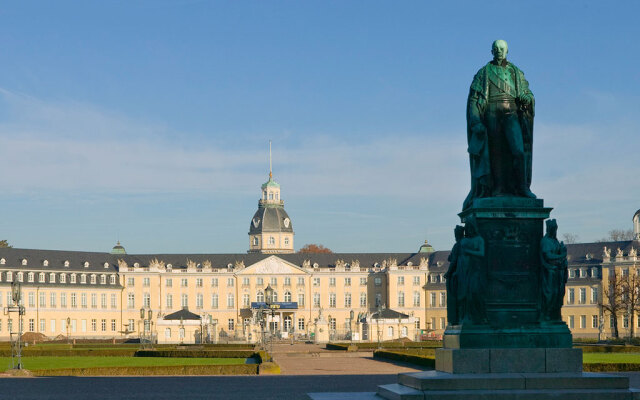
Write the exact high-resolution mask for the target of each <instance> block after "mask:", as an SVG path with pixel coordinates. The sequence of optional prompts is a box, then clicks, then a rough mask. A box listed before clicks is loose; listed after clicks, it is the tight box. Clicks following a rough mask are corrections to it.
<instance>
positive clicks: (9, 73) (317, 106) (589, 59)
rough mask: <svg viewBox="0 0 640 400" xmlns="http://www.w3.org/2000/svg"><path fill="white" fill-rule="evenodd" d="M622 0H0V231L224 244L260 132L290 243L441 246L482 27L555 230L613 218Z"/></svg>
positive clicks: (135, 242) (189, 246) (620, 155)
mask: <svg viewBox="0 0 640 400" xmlns="http://www.w3.org/2000/svg"><path fill="white" fill-rule="evenodd" d="M639 4H640V3H638V2H635V1H629V2H614V3H612V4H609V5H607V4H605V3H604V2H601V1H599V2H596V1H592V2H589V1H584V2H577V1H561V2H555V1H553V2H527V3H526V4H525V3H524V2H509V3H505V2H503V1H484V2H476V1H469V2H451V4H449V3H447V4H444V2H426V1H415V2H413V1H404V2H394V1H322V2H320V1H317V2H310V1H309V2H294V1H278V2H276V1H243V2H213V1H211V2H209V1H163V0H154V1H138V2H133V1H115V0H114V1H107V2H99V1H56V2H50V1H38V2H36V1H22V2H4V3H2V4H0V170H1V171H2V173H1V174H0V188H1V190H0V209H1V210H2V211H1V214H0V215H1V217H0V239H1V238H6V239H8V240H9V241H10V243H12V244H13V245H15V246H16V247H23V248H46V249H69V250H90V251H107V250H109V249H110V247H111V246H112V245H113V244H114V242H115V241H116V240H117V239H118V238H119V239H120V240H121V241H122V242H123V244H124V245H125V247H126V248H127V250H128V251H129V252H131V253H145V252H215V253H218V252H244V251H246V249H247V248H248V236H247V232H248V228H249V222H250V219H251V217H252V215H253V213H254V212H255V210H256V208H257V201H258V197H259V187H260V184H262V183H263V182H264V181H265V180H266V178H267V174H268V158H267V155H268V141H269V140H270V139H271V140H272V141H273V154H274V176H275V178H276V180H277V181H278V182H279V183H280V184H281V185H282V196H283V198H284V200H285V206H286V209H287V211H288V213H289V215H290V216H291V218H292V221H293V226H294V229H295V231H296V238H295V244H296V248H299V247H300V246H302V245H303V244H305V243H320V244H323V245H325V246H327V247H329V248H331V249H333V250H334V251H341V252H352V251H353V252H387V251H398V252H404V251H407V252H409V251H415V250H417V249H418V247H419V246H420V244H421V243H422V241H423V240H424V239H425V238H428V239H429V241H430V242H431V243H432V244H433V245H434V246H435V247H436V248H437V249H443V250H444V249H447V248H449V247H450V246H451V244H452V242H453V227H454V225H455V224H456V223H458V222H459V220H458V218H457V213H458V212H459V211H460V207H461V204H462V200H463V199H464V197H465V195H466V193H467V191H468V186H469V177H468V165H467V155H466V143H465V141H466V132H465V129H466V128H465V114H464V112H465V102H466V96H467V92H468V87H469V84H470V82H471V78H472V77H473V74H474V73H475V72H476V71H477V70H478V69H479V68H480V67H481V66H482V65H483V64H484V63H486V62H487V61H489V60H490V58H491V55H490V46H491V42H492V41H493V40H495V39H497V38H503V39H505V40H507V41H508V43H509V48H510V52H509V59H510V60H511V61H512V62H514V63H515V64H516V65H518V66H519V67H520V68H521V69H523V70H524V72H525V74H526V77H527V79H528V80H529V82H530V85H531V89H532V91H533V93H534V95H535V96H536V107H537V109H536V121H535V132H534V165H533V170H534V172H533V184H532V190H533V191H534V192H535V193H536V194H537V195H538V196H539V197H542V198H544V199H545V202H546V204H547V205H548V206H551V207H554V211H553V213H552V215H553V216H554V217H555V218H557V219H558V223H559V226H560V234H562V233H563V232H571V233H575V234H577V235H578V236H579V238H580V240H581V241H592V240H596V239H599V238H601V237H604V236H605V235H606V234H607V232H608V231H609V230H611V229H614V228H624V229H629V228H631V217H632V215H633V213H634V212H635V211H636V210H637V209H638V208H640V185H638V183H637V175H638V174H637V171H638V166H639V164H640V163H639V161H638V148H639V144H640V139H639V138H638V136H639V133H640V130H639V129H638V128H639V126H640V113H639V112H638V110H640V107H639V105H640V101H639V100H640V90H639V89H640V68H638V65H640V41H639V40H638V39H639V38H640V27H639V25H640V24H638V23H637V16H638V15H639V14H640V5H639Z"/></svg>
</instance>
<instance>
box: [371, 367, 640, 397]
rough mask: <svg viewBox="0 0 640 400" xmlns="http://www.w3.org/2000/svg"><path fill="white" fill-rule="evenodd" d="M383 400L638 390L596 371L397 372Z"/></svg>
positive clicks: (599, 394)
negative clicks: (396, 378)
mask: <svg viewBox="0 0 640 400" xmlns="http://www.w3.org/2000/svg"><path fill="white" fill-rule="evenodd" d="M378 395H379V396H381V397H383V398H385V399H394V400H408V399H433V400H445V399H447V400H454V399H465V400H488V399H490V400H522V399H526V400H529V399H531V400H533V399H535V400H546V399H575V400H578V399H579V400H596V399H597V400H612V399H616V400H633V399H640V392H638V391H637V390H634V389H630V388H629V378H628V377H625V376H617V375H607V374H600V373H583V372H575V373H541V374H538V373H521V374H519V373H493V374H449V373H445V372H440V371H425V372H416V373H408V374H399V375H398V383H397V384H392V385H382V386H379V387H378Z"/></svg>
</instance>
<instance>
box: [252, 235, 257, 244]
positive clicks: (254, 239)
mask: <svg viewBox="0 0 640 400" xmlns="http://www.w3.org/2000/svg"><path fill="white" fill-rule="evenodd" d="M253 245H254V246H257V245H258V237H257V236H254V238H253Z"/></svg>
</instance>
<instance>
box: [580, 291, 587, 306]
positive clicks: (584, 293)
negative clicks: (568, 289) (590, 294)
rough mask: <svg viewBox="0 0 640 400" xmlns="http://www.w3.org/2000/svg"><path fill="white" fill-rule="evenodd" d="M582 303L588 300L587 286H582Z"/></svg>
mask: <svg viewBox="0 0 640 400" xmlns="http://www.w3.org/2000/svg"><path fill="white" fill-rule="evenodd" d="M579 301H580V304H585V303H586V302H587V288H580V298H579Z"/></svg>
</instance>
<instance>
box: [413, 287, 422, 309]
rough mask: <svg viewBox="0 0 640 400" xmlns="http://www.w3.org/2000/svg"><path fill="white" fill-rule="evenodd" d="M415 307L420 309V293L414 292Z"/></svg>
mask: <svg viewBox="0 0 640 400" xmlns="http://www.w3.org/2000/svg"><path fill="white" fill-rule="evenodd" d="M413 306H414V307H420V292H417V291H414V292H413Z"/></svg>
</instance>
